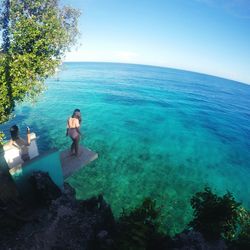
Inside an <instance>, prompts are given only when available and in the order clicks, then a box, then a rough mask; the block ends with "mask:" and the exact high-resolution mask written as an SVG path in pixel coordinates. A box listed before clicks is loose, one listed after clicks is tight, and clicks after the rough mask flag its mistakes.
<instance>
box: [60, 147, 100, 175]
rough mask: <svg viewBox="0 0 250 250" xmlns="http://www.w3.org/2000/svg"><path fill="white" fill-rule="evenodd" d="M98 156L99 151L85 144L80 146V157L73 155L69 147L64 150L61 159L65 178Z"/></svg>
mask: <svg viewBox="0 0 250 250" xmlns="http://www.w3.org/2000/svg"><path fill="white" fill-rule="evenodd" d="M97 158H98V154H97V153H95V152H93V151H91V150H90V149H88V148H85V147H83V146H80V147H79V156H78V157H76V156H71V154H70V150H69V149H67V150H64V151H62V152H61V153H60V160H61V165H62V172H63V177H64V179H66V178H68V177H69V176H70V175H72V174H73V173H74V172H76V171H77V170H79V169H81V168H82V167H84V166H85V165H87V164H88V163H90V162H91V161H94V160H95V159H97Z"/></svg>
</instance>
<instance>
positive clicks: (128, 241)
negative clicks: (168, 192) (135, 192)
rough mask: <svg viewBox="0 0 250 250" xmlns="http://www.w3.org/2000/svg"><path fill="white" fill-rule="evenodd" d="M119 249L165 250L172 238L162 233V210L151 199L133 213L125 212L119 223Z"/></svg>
mask: <svg viewBox="0 0 250 250" xmlns="http://www.w3.org/2000/svg"><path fill="white" fill-rule="evenodd" d="M117 224H118V230H117V231H118V233H117V239H116V245H117V249H121V250H123V249H130V250H133V249H135V250H139V249H149V250H150V249H165V247H163V244H168V243H169V242H170V241H171V240H170V237H168V236H165V235H163V234H162V233H161V232H160V225H161V208H160V207H157V206H156V202H155V201H153V200H152V199H151V198H145V199H144V201H143V202H142V204H141V205H140V206H138V207H136V208H134V209H133V210H131V211H123V212H122V214H121V216H120V218H119V220H118V222H117Z"/></svg>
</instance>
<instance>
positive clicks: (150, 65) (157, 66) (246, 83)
mask: <svg viewBox="0 0 250 250" xmlns="http://www.w3.org/2000/svg"><path fill="white" fill-rule="evenodd" d="M62 63H113V64H131V65H138V66H140V65H141V66H149V67H156V68H165V69H175V70H181V71H186V72H191V73H196V74H200V75H207V76H212V77H217V78H221V79H225V80H228V81H233V82H237V83H240V84H244V85H250V82H249V83H248V82H242V81H240V80H236V79H230V78H227V77H225V76H219V75H211V74H210V73H206V72H198V71H193V70H190V69H184V68H173V67H170V66H163V65H154V64H142V63H132V62H114V61H63V62H62Z"/></svg>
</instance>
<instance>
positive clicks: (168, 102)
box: [0, 63, 250, 233]
mask: <svg viewBox="0 0 250 250" xmlns="http://www.w3.org/2000/svg"><path fill="white" fill-rule="evenodd" d="M47 84H48V90H47V91H46V92H45V93H44V94H43V95H42V96H41V97H40V99H39V100H38V103H37V104H36V105H35V106H31V105H30V104H22V105H20V106H18V107H17V109H16V117H15V118H14V119H13V120H11V121H10V122H8V123H6V124H4V125H2V126H1V127H0V129H3V130H4V131H6V133H8V132H7V131H8V128H9V127H10V126H11V125H12V124H15V123H16V124H19V125H20V127H21V128H22V129H23V130H25V126H26V125H29V126H30V127H31V129H33V130H35V132H37V134H39V135H40V139H39V141H38V144H39V147H40V150H41V151H46V150H47V149H48V148H53V147H57V148H59V149H64V148H66V147H68V146H69V145H70V139H69V138H67V137H65V124H66V119H67V117H68V116H70V115H71V112H72V111H73V109H75V108H80V109H81V111H82V115H83V127H82V130H83V131H84V138H83V139H82V142H81V143H83V144H85V145H86V146H87V147H89V148H91V149H93V150H95V151H97V152H98V154H99V159H98V160H97V161H95V162H94V163H92V164H90V165H89V166H87V167H86V168H84V169H82V170H81V171H80V172H78V173H77V174H75V175H74V176H73V177H71V178H69V179H68V181H69V182H70V183H71V184H72V185H73V186H74V187H75V188H76V190H77V197H78V198H87V197H90V196H92V195H96V194H99V193H103V194H104V197H105V198H106V200H107V201H108V202H109V203H110V204H111V206H112V209H113V211H114V212H115V214H116V215H119V213H120V212H121V210H122V208H130V207H134V206H136V205H137V204H139V203H140V202H141V201H142V199H143V198H144V197H146V196H151V197H152V198H154V199H156V200H157V201H158V204H159V205H163V221H164V222H165V226H166V229H167V228H171V232H172V233H175V232H178V231H180V230H182V229H183V227H184V226H185V225H186V224H187V223H188V222H189V221H190V219H191V217H192V211H191V208H190V204H189V200H190V197H191V196H192V195H193V194H194V192H196V191H200V190H201V189H203V187H204V186H205V185H209V186H211V187H212V188H213V189H215V190H216V192H217V193H219V194H223V193H225V192H226V191H227V190H229V191H231V192H232V193H233V194H234V195H235V196H236V198H237V199H238V200H239V201H241V202H243V204H244V205H245V206H246V207H248V208H250V182H249V180H250V86H248V85H244V84H240V83H237V82H233V81H229V80H225V79H221V78H216V77H212V76H208V75H203V74H197V73H192V72H186V71H180V70H174V69H166V68H158V67H149V66H141V65H127V64H108V63H65V64H64V65H63V67H62V71H61V72H60V73H58V75H57V76H56V77H55V78H53V79H49V80H48V81H47Z"/></svg>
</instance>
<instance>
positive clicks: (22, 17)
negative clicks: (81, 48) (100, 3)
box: [0, 0, 79, 123]
mask: <svg viewBox="0 0 250 250" xmlns="http://www.w3.org/2000/svg"><path fill="white" fill-rule="evenodd" d="M0 4H1V8H0V9H1V10H2V11H1V19H0V34H1V33H2V44H1V50H0V123H3V122H5V121H7V120H8V119H9V118H10V115H11V113H12V111H13V110H14V108H15V104H16V103H17V102H20V101H23V100H24V99H25V98H31V99H33V98H34V97H36V96H37V95H38V94H39V93H41V91H42V90H43V89H44V80H45V79H46V78H47V77H49V76H51V75H52V74H53V73H54V72H55V70H56V68H57V67H58V66H59V65H60V63H61V61H62V58H63V55H64V53H65V52H66V51H67V50H69V49H70V48H71V47H72V45H74V44H75V42H76V39H77V36H78V30H77V22H78V17H79V11H77V10H76V9H73V8H71V7H61V5H59V1H58V0H11V1H10V0H2V1H1V0H0Z"/></svg>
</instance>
